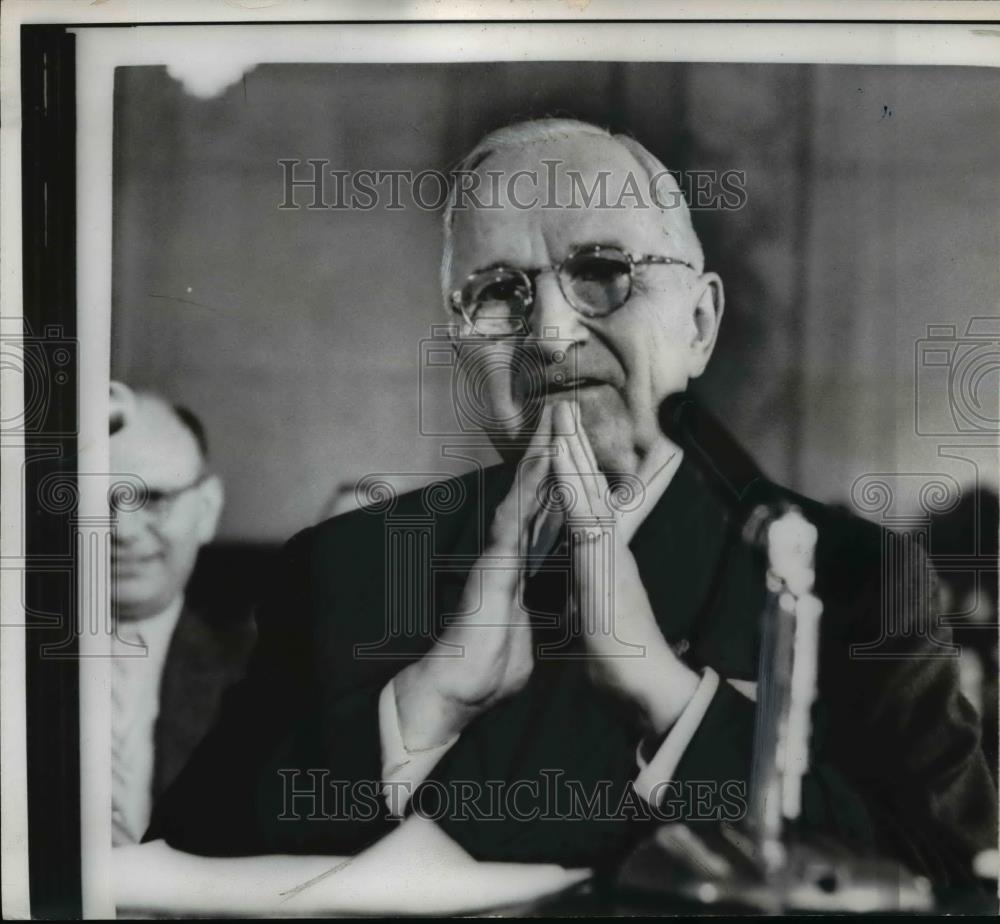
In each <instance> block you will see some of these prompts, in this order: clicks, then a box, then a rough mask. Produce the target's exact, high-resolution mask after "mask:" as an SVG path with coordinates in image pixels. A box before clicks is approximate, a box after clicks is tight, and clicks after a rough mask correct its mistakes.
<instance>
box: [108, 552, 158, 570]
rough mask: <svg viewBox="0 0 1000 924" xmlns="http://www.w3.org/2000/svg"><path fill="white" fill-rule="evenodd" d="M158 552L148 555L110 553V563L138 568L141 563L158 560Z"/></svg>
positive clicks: (147, 563) (146, 563) (120, 566)
mask: <svg viewBox="0 0 1000 924" xmlns="http://www.w3.org/2000/svg"><path fill="white" fill-rule="evenodd" d="M159 559H160V554H159V553H158V552H153V553H152V554H150V555H116V554H115V553H112V554H111V564H112V565H114V566H116V567H118V568H126V569H128V568H140V567H142V566H143V565H149V564H152V563H153V562H154V561H159Z"/></svg>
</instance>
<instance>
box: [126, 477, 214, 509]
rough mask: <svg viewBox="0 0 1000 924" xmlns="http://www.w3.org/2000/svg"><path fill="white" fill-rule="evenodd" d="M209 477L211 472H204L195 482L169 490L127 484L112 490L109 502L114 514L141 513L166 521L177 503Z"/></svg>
mask: <svg viewBox="0 0 1000 924" xmlns="http://www.w3.org/2000/svg"><path fill="white" fill-rule="evenodd" d="M208 477H209V472H202V473H201V474H200V475H199V476H198V477H197V478H195V480H194V481H191V482H189V483H188V484H185V485H181V487H179V488H170V489H169V490H160V489H157V488H145V487H141V486H138V485H132V484H130V483H126V484H123V485H120V486H118V488H117V490H115V489H112V491H111V492H110V495H109V497H108V502H109V505H110V507H111V510H112V512H113V513H116V514H117V513H121V512H123V511H141V512H142V513H144V514H146V516H148V517H150V518H151V519H153V520H165V519H167V517H169V516H170V514H171V513H173V511H174V508H175V507H176V506H177V501H178V500H180V498H181V497H182V496H183V495H185V494H187V493H188V492H189V491H193V490H194V489H195V488H197V487H200V486H201V485H202V484H204V483H205V481H206V480H207V479H208Z"/></svg>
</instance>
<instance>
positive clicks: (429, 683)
mask: <svg viewBox="0 0 1000 924" xmlns="http://www.w3.org/2000/svg"><path fill="white" fill-rule="evenodd" d="M393 686H394V688H395V693H396V714H397V715H398V716H399V731H400V735H401V736H402V738H403V746H404V747H405V748H406V750H408V751H423V750H427V749H428V748H434V747H439V746H440V745H442V744H446V743H447V742H449V741H451V740H452V739H453V738H454V737H455V736H456V735H458V734H461V732H462V730H463V729H464V728H465V726H466V725H468V723H469V722H470V721H471V720H472V719H473V718H474V711H473V710H472V709H470V708H469V707H468V706H467V705H465V704H463V703H460V702H459V701H458V700H456V699H455V698H453V697H450V696H448V695H447V694H446V693H444V692H443V691H442V690H441V689H440V688H439V685H438V682H437V680H436V678H435V676H434V672H433V671H432V670H430V669H428V666H427V664H426V660H425V659H421V660H420V661H416V662H414V663H413V664H410V665H409V666H407V667H405V668H403V670H401V671H400V672H399V673H398V674H397V675H396V677H395V681H394V684H393Z"/></svg>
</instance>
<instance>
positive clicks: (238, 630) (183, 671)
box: [153, 606, 256, 799]
mask: <svg viewBox="0 0 1000 924" xmlns="http://www.w3.org/2000/svg"><path fill="white" fill-rule="evenodd" d="M255 636H256V632H255V627H254V624H253V621H252V620H251V619H249V618H248V617H244V618H242V619H237V618H233V617H230V618H227V619H224V620H223V619H209V618H207V617H206V615H205V614H204V613H202V612H200V611H199V610H197V609H194V608H192V607H189V606H185V607H184V609H183V610H182V611H181V615H180V618H179V619H178V621H177V626H176V627H175V628H174V633H173V635H172V636H171V638H170V647H169V648H168V650H167V658H166V661H165V662H164V665H163V674H162V675H161V677H160V712H159V715H158V716H157V719H156V727H155V730H154V733H153V734H154V746H153V747H154V755H153V798H154V799H156V798H159V796H160V795H162V793H163V792H164V791H165V790H166V789H167V788H168V787H169V786H170V785H171V784H172V783H173V782H174V780H175V779H177V776H178V774H179V773H180V772H181V770H182V769H183V767H184V765H185V764H186V763H187V762H188V759H189V758H190V757H191V754H192V753H193V752H194V749H195V747H197V745H198V743H199V742H200V741H201V740H202V739H203V738H204V737H205V735H206V734H207V733H208V731H209V729H210V728H211V727H212V725H213V724H214V723H215V721H216V719H217V718H218V717H219V706H220V704H221V702H222V694H223V693H224V692H225V690H227V689H228V688H229V687H231V686H232V685H233V684H234V683H236V682H237V681H238V680H240V679H241V678H242V677H243V675H244V674H245V673H246V666H247V661H248V660H249V656H250V650H251V648H252V647H253V641H254V638H255Z"/></svg>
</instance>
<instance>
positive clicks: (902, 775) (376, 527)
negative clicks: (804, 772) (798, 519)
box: [147, 461, 996, 881]
mask: <svg viewBox="0 0 1000 924" xmlns="http://www.w3.org/2000/svg"><path fill="white" fill-rule="evenodd" d="M511 477H512V475H511V472H510V471H509V470H508V469H505V468H503V467H497V468H494V469H490V470H487V471H486V472H482V473H473V474H471V475H468V476H465V477H463V478H461V479H457V480H454V481H451V482H445V483H442V484H439V485H437V486H436V487H432V488H430V489H426V490H425V491H422V492H415V493H413V494H408V495H404V496H402V497H400V498H398V500H397V501H396V502H395V504H394V505H393V506H392V509H390V510H381V511H375V510H362V511H356V512H353V513H350V514H347V515H345V516H341V517H338V518H336V519H333V520H330V521H327V522H326V523H323V524H321V525H319V526H317V527H315V528H312V529H308V530H306V531H305V532H303V533H301V534H299V535H298V536H296V537H295V538H294V539H292V540H291V542H290V543H289V544H288V546H287V548H286V550H285V553H284V556H283V560H282V565H281V574H280V575H279V580H278V582H277V585H276V588H277V589H276V591H275V593H274V594H273V595H272V597H271V599H270V600H269V601H268V602H267V604H266V605H265V606H264V607H263V608H262V609H261V610H260V613H259V617H258V624H259V642H258V646H257V649H256V652H255V655H254V658H253V661H252V665H251V668H250V672H249V676H248V679H247V680H246V681H245V682H244V683H243V684H242V685H241V686H240V687H238V688H237V690H236V691H234V693H233V694H232V695H231V696H230V697H229V698H228V701H227V703H226V705H225V709H224V716H223V719H222V721H221V723H220V724H219V725H218V726H217V727H216V729H215V730H214V732H213V733H212V735H211V736H210V737H209V739H208V740H207V741H206V742H205V743H204V744H203V746H202V747H201V748H200V749H199V751H198V752H197V753H196V755H195V757H194V758H193V760H192V762H191V764H189V766H188V768H187V770H186V771H185V772H184V773H183V774H182V775H181V777H180V778H179V780H178V781H177V783H176V784H175V786H174V787H173V788H172V789H171V790H170V791H169V792H168V793H167V794H166V796H165V797H164V799H163V800H161V802H160V804H159V806H158V808H157V810H156V812H155V814H154V819H153V823H152V825H151V828H150V831H149V832H148V833H147V839H153V838H158V837H165V838H166V839H167V840H168V841H169V842H170V843H171V844H173V845H174V846H175V847H177V848H179V849H181V850H187V851H191V852H195V853H205V854H228V855H233V854H250V853H290V852H311V853H323V852H326V853H354V852H356V851H358V850H360V849H361V848H363V847H365V846H367V845H368V844H369V843H371V842H372V841H374V840H376V839H377V838H379V837H380V836H382V835H383V834H384V833H386V831H388V830H390V829H391V827H392V826H393V824H394V822H393V821H392V820H391V819H389V818H388V817H387V813H386V810H385V806H384V805H383V802H382V799H381V798H380V797H379V795H378V781H379V778H380V775H381V757H380V741H379V724H378V715H377V710H378V697H379V693H380V691H381V689H382V687H383V686H384V685H385V683H386V682H387V681H388V680H389V678H391V677H392V676H393V675H395V674H396V673H397V672H398V671H399V670H400V669H401V668H402V667H403V666H404V665H405V664H406V663H408V662H409V661H411V660H413V659H416V658H418V657H420V656H421V655H422V654H423V653H424V652H425V651H426V650H427V648H428V647H429V645H430V644H431V642H430V631H429V628H430V629H432V630H433V631H440V629H441V627H442V624H443V621H444V619H445V618H446V614H447V613H449V612H454V611H455V609H456V608H457V601H458V598H459V594H460V593H461V589H462V586H463V584H464V582H465V579H466V577H467V575H468V572H469V569H470V567H471V565H472V563H473V562H474V560H475V558H476V556H477V555H478V554H479V553H480V552H481V550H482V547H483V541H484V534H485V529H486V525H487V524H488V523H489V521H490V517H491V513H492V510H493V509H494V507H495V506H496V504H497V503H498V502H499V500H500V499H501V498H502V497H503V496H504V494H505V493H506V491H507V488H508V486H509V485H510V483H511ZM776 490H780V489H776ZM788 496H789V497H790V498H791V499H793V500H795V501H796V502H797V503H799V505H800V506H801V508H802V509H803V512H804V513H805V515H806V516H807V517H808V518H809V519H810V520H811V521H812V522H813V523H814V524H815V525H816V526H817V527H818V531H819V541H818V547H817V567H816V570H817V581H816V593H817V594H818V595H819V596H820V598H821V599H822V600H823V602H824V605H825V612H824V618H823V630H822V656H821V665H820V679H819V683H820V689H821V694H820V696H821V700H820V703H819V705H818V707H817V709H816V710H815V711H816V717H815V722H814V726H815V733H814V742H813V769H812V771H811V773H810V775H809V777H808V778H807V781H806V784H805V789H804V812H805V817H806V821H807V823H808V824H811V825H814V826H817V827H819V828H821V829H823V830H827V831H832V832H835V833H836V834H839V835H841V836H843V837H847V838H850V839H853V840H858V841H860V842H862V843H868V844H873V845H874V846H876V847H877V848H879V849H881V850H883V851H887V852H889V853H891V854H893V855H895V856H898V857H901V858H903V859H904V860H905V861H906V862H907V863H909V864H910V865H911V866H913V867H915V868H917V869H919V870H922V871H924V872H926V873H929V874H930V875H931V876H932V877H933V878H934V879H935V880H937V881H955V880H961V879H964V878H967V877H968V875H969V872H968V870H969V861H970V857H971V855H972V854H973V853H974V852H975V851H976V850H978V849H980V848H981V847H983V846H990V845H991V844H995V840H996V833H995V832H996V797H995V793H994V789H993V786H992V783H991V781H990V778H989V774H988V772H987V769H986V766H985V763H984V761H983V758H982V754H981V753H980V750H979V747H978V732H977V722H976V717H975V714H974V712H973V711H972V709H971V707H970V706H969V705H968V703H967V702H966V701H965V700H964V699H962V698H961V696H960V694H959V693H958V687H957V676H956V667H955V661H954V660H952V659H947V658H939V657H931V656H932V655H935V654H937V653H938V650H937V648H936V647H935V646H934V644H933V643H932V641H930V640H929V639H928V638H927V637H926V633H922V632H921V631H920V630H921V626H920V625H919V618H918V614H919V606H918V603H919V600H920V599H922V598H925V596H926V594H925V591H926V579H927V577H928V575H927V574H925V573H907V574H904V575H902V576H901V577H900V578H899V579H898V580H897V579H895V578H893V579H892V581H891V582H890V583H892V585H893V586H894V587H895V588H896V592H895V593H894V594H892V595H889V598H888V599H891V601H892V602H891V603H890V604H884V603H883V591H884V590H886V588H885V587H883V581H882V568H881V561H882V557H883V542H884V540H885V533H884V531H883V530H881V529H880V528H879V527H877V526H874V525H871V524H869V523H867V522H864V521H861V520H859V519H857V518H854V517H852V516H850V515H848V514H844V513H840V512H836V511H834V510H833V509H830V508H827V507H824V506H822V505H819V504H816V503H814V502H811V501H808V500H806V499H804V498H797V497H793V496H792V495H788ZM730 520H731V514H730V512H729V508H728V507H727V506H726V505H725V504H723V503H722V502H721V501H720V499H719V498H718V497H717V496H716V495H715V494H714V493H713V491H712V490H711V489H710V487H709V486H708V485H707V484H705V483H704V481H703V479H702V477H701V475H700V474H699V473H698V472H697V471H696V470H695V469H694V468H693V467H692V466H691V465H690V464H689V463H688V462H686V461H685V463H684V464H682V466H681V467H680V469H679V470H678V472H677V474H676V475H675V477H674V479H673V481H672V482H671V484H670V485H669V487H668V488H667V490H666V492H665V493H664V496H663V497H662V499H661V500H660V502H659V503H658V504H657V506H656V508H655V509H654V510H653V512H652V513H651V515H650V516H649V517H648V518H647V519H646V521H645V522H644V523H643V524H642V526H641V527H640V528H639V530H638V532H637V533H636V535H635V537H634V539H633V541H632V543H631V548H632V551H633V553H634V555H635V558H636V561H637V564H638V567H639V570H640V574H641V576H642V580H643V583H644V585H645V587H646V590H647V593H648V595H649V599H650V601H651V603H652V606H653V609H654V612H655V613H656V616H657V620H658V622H659V625H660V628H661V630H662V632H663V634H664V636H665V637H666V638H667V640H668V641H670V642H671V643H679V642H681V640H685V641H686V642H687V646H686V647H687V653H686V655H685V658H686V659H687V660H688V662H689V663H690V664H691V665H692V666H694V667H699V666H702V665H710V666H712V667H713V668H715V670H716V671H717V672H718V673H719V674H720V675H721V676H722V677H725V678H739V679H747V680H753V679H755V678H756V673H757V659H758V635H759V632H758V627H759V615H760V613H761V610H762V606H763V602H764V564H763V562H762V561H760V560H759V559H758V558H757V554H758V553H755V552H753V551H752V550H750V549H748V548H747V547H746V546H744V545H743V544H741V543H740V542H739V541H738V538H737V536H736V530H735V529H734V527H733V524H732V523H731V522H730ZM407 537H409V538H407ZM401 555H402V556H403V558H407V556H409V560H410V562H411V563H410V565H409V566H406V565H404V564H403V563H402V559H401V558H400V556H401ZM414 556H416V558H414ZM421 556H423V557H422V559H421ZM428 559H430V560H428ZM566 587H567V574H566V573H565V569H563V570H562V572H561V573H560V571H559V570H558V569H557V570H554V571H543V572H541V573H539V575H537V576H536V577H535V578H533V579H532V580H531V581H530V582H529V585H528V589H527V592H526V593H527V596H528V598H529V600H530V608H531V609H532V611H533V613H534V614H535V616H534V619H535V622H534V634H535V640H536V642H537V643H538V644H546V643H548V644H550V645H555V646H556V648H558V647H559V639H560V638H561V633H562V629H561V625H560V619H559V616H560V614H561V612H562V608H563V603H564V600H565V595H566ZM904 591H905V592H904ZM421 601H424V602H423V603H421ZM886 607H888V612H884V610H886ZM407 617H411V618H409V619H407ZM889 619H891V620H895V622H894V623H892V625H894V627H895V630H896V631H894V633H892V634H891V635H890V636H889V637H888V638H887V639H886V640H885V641H884V642H883V643H881V644H880V647H879V648H878V650H877V653H878V654H880V656H881V657H880V659H878V660H865V659H858V658H854V657H852V656H851V652H850V646H851V644H852V643H866V642H872V643H875V642H878V640H879V639H880V637H881V636H882V625H883V622H884V620H889ZM886 624H889V623H888V622H887V623H886ZM358 646H364V647H362V648H359V647H358ZM682 647H685V646H682ZM566 653H567V652H566V651H565V650H563V654H566ZM568 653H572V652H568ZM754 709H755V707H754V705H753V703H752V702H751V701H750V700H748V699H746V698H744V697H743V696H742V695H741V694H740V693H738V692H737V691H736V690H735V689H733V688H732V687H731V686H730V685H729V684H726V683H723V684H721V685H720V688H719V691H718V693H717V694H716V696H715V698H714V700H713V701H712V703H711V705H710V707H709V709H708V712H707V714H706V716H705V718H704V720H703V722H702V723H701V726H700V727H699V729H698V731H697V733H696V734H695V736H694V739H693V740H692V742H691V744H690V746H689V747H688V749H687V750H686V752H685V753H684V756H683V758H682V760H681V762H680V765H679V766H678V768H677V771H676V774H675V779H676V780H677V781H678V783H680V784H684V783H690V784H693V783H694V782H696V781H701V782H707V783H709V784H713V785H715V786H717V787H721V786H722V785H723V784H725V783H727V781H743V782H744V783H745V782H746V781H747V779H748V777H749V772H750V770H749V768H750V756H751V744H752V737H753V722H754ZM637 740H638V731H637V729H635V728H634V727H632V725H631V724H630V716H629V715H628V713H627V712H626V711H624V710H623V708H622V706H621V704H620V703H617V702H615V701H613V700H611V699H610V697H609V696H608V695H606V694H604V693H603V692H602V691H601V690H600V689H598V688H596V687H595V686H594V685H593V684H592V683H591V682H590V681H589V680H588V676H587V669H586V664H585V663H584V662H581V661H580V660H573V659H571V658H565V657H563V658H558V657H551V656H550V657H546V658H538V659H537V660H536V665H535V668H534V671H533V673H532V676H531V679H530V681H529V683H528V684H527V686H526V687H525V689H524V690H523V691H521V692H520V693H519V694H518V695H516V696H514V697H512V698H511V699H509V700H507V701H505V702H503V703H501V704H499V705H497V706H496V707H494V708H493V709H492V710H490V711H489V712H488V713H486V714H485V715H483V716H482V717H480V719H479V720H477V721H476V722H474V723H473V724H472V725H471V726H470V727H469V728H467V729H466V731H465V732H464V733H463V734H462V736H461V738H460V739H459V741H458V742H457V743H456V744H455V746H454V747H453V748H452V749H451V750H450V751H449V752H448V753H447V754H446V755H445V757H444V758H443V759H442V760H441V761H440V762H439V764H438V765H437V767H436V768H435V771H434V773H433V776H432V781H433V785H434V786H435V787H437V784H444V783H452V784H456V785H461V784H462V781H472V782H477V783H480V784H481V783H483V782H485V781H489V780H499V781H506V783H507V784H510V783H511V782H515V781H522V780H526V781H528V782H529V784H530V783H531V781H536V782H540V785H541V786H543V787H544V786H545V785H546V781H547V780H549V779H551V778H552V777H553V774H559V773H562V774H564V775H565V776H564V778H565V779H566V780H570V781H573V784H574V785H578V786H579V787H582V789H581V792H583V793H592V792H593V791H594V789H595V787H597V788H600V787H602V786H606V787H608V788H609V790H610V792H609V798H608V803H607V804H610V805H612V806H617V805H619V804H620V803H619V800H620V799H621V798H622V797H624V796H625V795H627V793H628V791H629V790H630V785H629V781H630V780H631V779H633V778H634V777H635V774H636V767H635V750H636V744H637ZM307 770H312V771H314V775H313V776H312V777H311V778H309V777H307V776H306V775H305V774H304V773H302V772H301V771H307ZM297 771H299V772H297ZM338 781H346V783H348V784H351V785H350V786H346V784H345V786H339V788H338ZM432 781H428V783H427V784H425V787H431V786H432ZM316 784H319V786H317V785H316ZM323 784H325V785H326V787H327V788H326V790H325V792H326V794H327V795H328V796H329V798H328V799H327V800H326V801H325V802H320V801H317V800H316V799H315V798H313V797H311V796H310V795H309V792H310V791H311V792H312V793H313V796H315V795H316V794H317V793H318V792H320V791H323ZM334 790H336V796H335V797H334V796H333V795H332V793H333V792H334ZM295 791H298V792H299V795H298V796H296V795H295ZM436 791H439V790H437V789H436ZM303 792H305V793H306V795H302V794H301V793H303ZM420 794H421V791H419V790H418V793H417V794H416V795H415V796H414V798H413V799H412V800H411V805H413V804H416V803H418V801H420V802H421V804H423V800H418V799H417V796H419V795H420ZM430 801H431V802H433V800H430ZM428 804H429V803H428ZM563 805H564V806H565V802H564V803H563ZM425 811H429V813H431V814H433V813H434V809H433V807H432V808H430V809H429V810H428V809H427V808H425ZM559 811H560V809H556V811H555V814H558V812H559ZM561 811H563V812H565V811H566V810H565V808H562V809H561ZM575 814H576V815H577V816H579V814H580V813H579V812H575ZM601 814H602V813H601V812H600V811H598V812H590V813H589V816H590V817H589V818H588V820H582V819H581V818H579V817H574V818H558V817H551V815H552V813H550V817H548V818H535V819H534V820H530V821H529V820H518V819H514V818H510V817H508V818H506V820H495V821H482V820H476V819H475V817H469V816H468V813H466V816H467V817H466V818H465V819H464V820H463V818H461V817H459V813H456V812H454V811H448V812H445V813H444V814H443V815H441V816H438V820H439V822H440V824H441V825H442V826H443V827H444V828H445V829H446V830H447V831H448V832H449V833H450V834H451V835H452V836H453V837H454V838H456V839H457V840H458V842H459V843H461V844H462V845H463V846H464V847H465V848H466V849H467V850H469V851H470V852H471V853H472V854H473V855H474V856H476V857H479V858H483V859H486V858H489V859H499V860H523V861H555V862H561V863H564V864H567V865H570V864H601V863H605V862H613V861H614V859H615V858H616V857H618V856H620V855H621V853H622V851H623V850H625V849H627V848H628V846H630V844H631V843H632V842H633V840H634V838H635V837H636V835H637V834H638V833H640V832H641V830H642V828H643V825H642V824H637V823H633V822H629V821H627V820H623V819H622V818H621V817H600V816H601ZM613 814H614V813H613Z"/></svg>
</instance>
